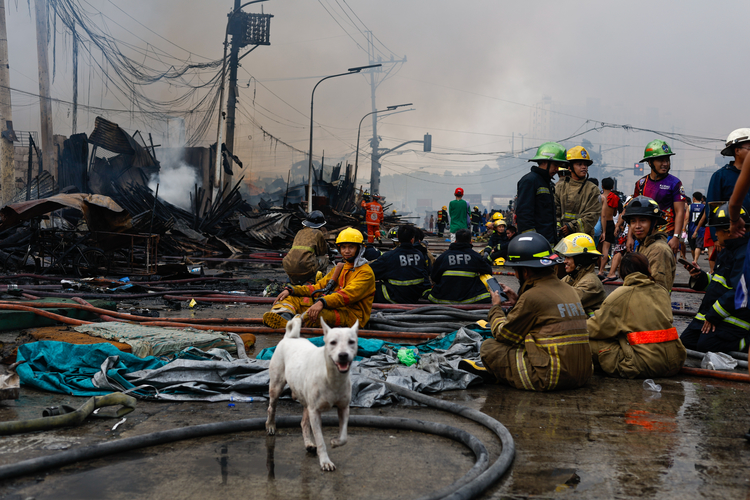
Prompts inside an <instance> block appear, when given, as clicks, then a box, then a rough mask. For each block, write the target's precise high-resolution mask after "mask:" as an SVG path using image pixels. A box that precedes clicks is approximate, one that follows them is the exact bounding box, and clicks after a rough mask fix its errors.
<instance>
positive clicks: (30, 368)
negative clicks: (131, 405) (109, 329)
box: [16, 341, 166, 396]
mask: <svg viewBox="0 0 750 500" xmlns="http://www.w3.org/2000/svg"><path fill="white" fill-rule="evenodd" d="M111 356H119V360H118V362H117V363H116V364H115V366H114V368H111V369H109V370H107V375H108V376H109V377H110V378H112V379H113V380H115V381H117V382H118V383H119V384H121V385H122V386H123V387H125V388H127V389H132V388H133V387H135V386H133V384H131V383H130V382H128V381H127V380H126V379H125V377H124V375H125V374H126V373H131V372H135V371H139V370H155V369H157V368H161V367H162V366H164V365H165V364H166V362H165V361H162V360H159V359H157V358H155V357H153V356H150V357H147V358H139V357H138V356H134V355H132V354H130V353H126V352H122V351H121V350H119V349H118V348H116V347H115V346H113V345H112V344H107V343H102V344H88V345H76V344H68V343H66V342H55V341H41V342H32V343H29V344H24V345H22V346H20V347H19V348H18V356H17V357H16V360H17V361H25V363H22V364H20V365H18V367H17V368H16V372H17V373H18V376H19V377H20V378H21V383H22V384H24V385H28V386H32V387H36V388H38V389H42V390H45V391H50V392H58V393H64V394H70V395H72V396H99V395H102V394H109V393H111V392H112V389H100V388H98V387H96V386H95V385H94V384H93V380H92V379H93V377H94V375H96V374H97V373H99V372H100V371H101V366H102V364H103V363H104V362H105V361H106V360H107V358H109V357H111Z"/></svg>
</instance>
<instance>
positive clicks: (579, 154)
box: [565, 146, 594, 165]
mask: <svg viewBox="0 0 750 500" xmlns="http://www.w3.org/2000/svg"><path fill="white" fill-rule="evenodd" d="M565 157H566V159H567V160H568V161H569V162H570V163H573V162H575V161H582V162H583V163H585V164H586V165H591V164H592V163H594V161H593V160H592V159H591V155H589V152H588V151H586V148H584V147H583V146H576V147H574V148H570V149H569V150H568V152H567V154H566V155H565Z"/></svg>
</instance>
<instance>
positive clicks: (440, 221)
mask: <svg viewBox="0 0 750 500" xmlns="http://www.w3.org/2000/svg"><path fill="white" fill-rule="evenodd" d="M447 222H448V207H447V206H446V205H443V208H441V209H440V210H438V213H437V235H438V236H440V237H441V238H442V236H443V233H444V231H445V224H446V223H447Z"/></svg>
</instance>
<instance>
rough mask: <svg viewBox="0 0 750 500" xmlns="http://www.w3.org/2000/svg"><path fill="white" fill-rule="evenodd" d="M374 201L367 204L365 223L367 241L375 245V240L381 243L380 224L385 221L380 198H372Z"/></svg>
mask: <svg viewBox="0 0 750 500" xmlns="http://www.w3.org/2000/svg"><path fill="white" fill-rule="evenodd" d="M372 198H373V199H372V201H371V202H369V203H366V204H365V209H366V211H367V213H366V215H365V223H366V224H367V241H368V242H369V243H374V242H375V238H377V239H378V241H380V223H381V222H382V221H383V206H382V205H381V204H380V202H379V200H380V196H378V195H377V194H375V195H373V196H372Z"/></svg>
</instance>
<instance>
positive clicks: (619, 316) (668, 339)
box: [587, 253, 687, 378]
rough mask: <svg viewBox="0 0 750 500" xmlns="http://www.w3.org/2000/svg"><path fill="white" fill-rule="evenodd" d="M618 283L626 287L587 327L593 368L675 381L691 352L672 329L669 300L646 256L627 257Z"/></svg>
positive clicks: (624, 259) (610, 298)
mask: <svg viewBox="0 0 750 500" xmlns="http://www.w3.org/2000/svg"><path fill="white" fill-rule="evenodd" d="M620 277H622V279H623V285H622V286H621V287H618V288H617V289H616V290H615V291H614V292H612V293H611V294H610V295H609V297H607V298H606V299H605V300H604V303H603V304H602V306H601V307H600V308H599V309H598V310H597V311H596V312H595V313H594V316H593V317H592V318H589V320H588V322H587V327H588V331H589V336H590V341H589V342H590V345H591V356H592V358H593V361H594V364H595V365H597V366H599V367H601V369H602V370H604V372H605V373H606V374H607V375H612V376H615V377H622V378H656V377H669V376H672V375H676V374H677V372H679V371H680V369H681V368H682V365H683V364H684V363H685V358H686V357H687V352H686V351H685V347H684V346H683V345H682V342H680V339H679V337H678V335H677V329H676V328H675V327H674V326H673V325H672V302H671V300H670V297H669V294H668V293H667V291H666V290H664V288H663V287H662V286H660V285H657V284H656V283H655V282H654V278H653V277H652V276H651V274H650V272H649V262H648V259H647V258H646V257H645V256H644V255H643V254H638V253H628V254H625V256H624V257H623V258H622V262H621V263H620Z"/></svg>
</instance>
